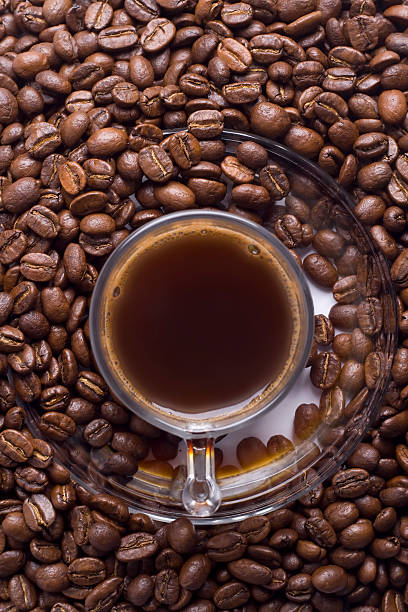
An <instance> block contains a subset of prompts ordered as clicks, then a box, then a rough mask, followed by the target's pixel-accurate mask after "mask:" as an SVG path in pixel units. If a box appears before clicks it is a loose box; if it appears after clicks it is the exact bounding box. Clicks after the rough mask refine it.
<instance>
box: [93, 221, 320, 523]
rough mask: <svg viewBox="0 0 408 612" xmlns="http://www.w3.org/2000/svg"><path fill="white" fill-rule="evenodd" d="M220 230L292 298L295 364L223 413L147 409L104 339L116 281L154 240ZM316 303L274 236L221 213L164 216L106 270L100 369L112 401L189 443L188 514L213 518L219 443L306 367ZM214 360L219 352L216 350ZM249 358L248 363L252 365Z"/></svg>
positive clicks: (98, 293)
mask: <svg viewBox="0 0 408 612" xmlns="http://www.w3.org/2000/svg"><path fill="white" fill-rule="evenodd" d="M210 228H212V229H221V230H222V231H232V232H234V233H238V234H240V235H242V236H243V237H245V239H246V240H248V239H249V240H250V243H251V244H250V247H251V248H253V249H254V250H255V252H258V253H261V252H266V253H267V254H268V257H269V260H270V261H271V263H272V265H274V266H275V267H276V269H277V270H278V271H279V275H280V277H281V280H282V282H284V284H285V288H286V290H287V292H288V297H289V303H290V305H291V311H292V321H293V332H292V336H291V346H290V351H289V356H290V358H289V359H288V360H287V361H286V363H285V365H284V366H283V368H282V370H281V372H280V374H279V375H278V376H277V377H276V379H275V380H274V381H273V382H271V383H270V384H269V385H268V386H267V387H266V388H265V389H264V390H263V391H262V392H260V393H259V394H258V395H256V396H255V397H253V398H251V399H250V400H248V401H247V402H243V403H242V404H239V405H236V406H234V407H233V408H232V409H228V410H226V409H225V408H220V409H216V410H211V411H209V412H201V413H186V412H181V411H180V412H178V411H177V410H173V409H172V410H170V409H165V408H163V407H162V406H158V405H157V404H154V403H153V402H150V401H149V399H148V398H147V397H144V396H143V395H142V394H141V392H139V391H138V389H136V388H135V387H134V386H133V385H132V384H131V383H130V381H129V380H127V378H126V376H125V375H124V373H123V372H121V371H120V368H118V367H117V365H116V363H115V360H116V361H117V357H116V356H115V355H114V354H113V351H112V349H111V346H110V345H111V343H110V342H109V337H108V333H107V323H106V322H107V315H108V312H109V304H110V300H111V297H112V295H113V293H114V290H115V287H116V286H117V281H118V278H119V277H120V274H121V271H122V270H123V268H124V266H125V265H126V264H127V263H128V261H129V258H130V257H131V258H132V259H133V258H135V257H137V254H138V252H142V251H143V250H144V249H145V248H147V247H148V245H149V244H152V242H153V241H158V240H160V239H161V238H163V237H164V236H169V234H173V233H174V234H175V235H177V233H179V232H180V230H181V229H183V232H184V231H185V230H186V229H194V230H197V229H200V231H206V230H208V229H210ZM313 314H314V313H313V301H312V297H311V294H310V290H309V287H308V285H307V282H306V280H305V278H304V275H303V272H302V269H301V268H300V266H299V265H298V263H297V261H296V260H295V258H294V257H293V255H292V254H291V253H290V251H289V249H287V248H286V247H285V246H284V245H283V244H282V243H281V242H280V241H279V240H278V239H277V238H276V237H275V236H274V235H273V234H271V233H270V232H269V231H268V230H266V229H265V228H263V227H261V226H259V225H257V224H255V223H253V222H251V221H249V220H247V219H244V218H242V217H238V216H235V215H231V214H230V213H225V212H221V211H212V210H211V211H210V210H188V211H182V212H176V213H172V214H168V215H165V216H163V217H161V218H159V219H157V220H155V221H153V222H151V223H148V224H146V225H144V226H143V227H141V228H140V229H139V230H137V231H135V232H133V233H132V234H131V235H130V236H129V237H128V238H127V239H126V240H124V241H123V242H122V243H121V244H120V246H119V247H118V248H117V249H115V251H114V252H113V254H112V255H111V256H110V257H109V259H108V260H107V262H106V264H105V265H104V267H103V268H102V271H101V273H100V275H99V278H98V281H97V283H96V286H95V289H94V292H93V296H92V301H91V308H90V318H89V321H90V340H91V345H92V350H93V353H94V356H95V360H96V363H97V365H98V368H99V370H100V372H101V374H102V376H103V377H104V379H105V381H106V383H107V384H108V386H109V388H110V390H111V393H112V395H113V396H114V397H115V398H116V399H117V400H118V401H119V402H121V403H122V404H123V405H125V406H126V407H127V408H128V409H129V410H131V411H132V412H134V413H135V414H136V415H138V416H139V417H141V418H142V419H144V420H145V421H148V422H149V423H151V424H152V425H155V426H156V427H159V428H160V429H163V430H165V431H168V432H170V433H172V434H175V435H177V436H179V437H181V438H183V439H184V440H185V441H186V447H187V479H186V483H185V486H184V490H183V493H182V502H183V505H184V507H185V508H186V510H187V511H188V512H189V513H190V514H192V515H194V516H202V517H203V516H209V515H211V514H213V513H214V512H215V511H216V510H217V509H218V507H219V505H220V503H221V493H220V489H219V487H218V485H217V482H216V480H215V469H214V439H215V438H216V437H218V436H222V435H224V434H226V433H229V432H231V431H233V430H235V429H238V428H242V427H245V425H247V424H248V423H249V422H250V421H252V420H253V419H255V418H256V417H258V416H260V415H261V414H265V413H266V412H267V411H269V410H271V409H272V408H273V407H274V406H275V405H276V404H277V403H278V402H280V401H281V400H282V398H283V397H284V395H285V394H286V393H287V392H288V391H289V389H290V388H291V387H292V385H293V384H294V383H295V381H296V379H297V377H298V376H299V374H300V372H301V370H302V369H303V368H304V366H305V363H306V360H307V358H308V355H309V351H310V348H311V342H312V338H313V330H314V318H313ZM215 354H216V351H215ZM250 358H251V357H250V355H249V356H248V359H250Z"/></svg>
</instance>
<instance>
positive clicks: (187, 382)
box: [104, 221, 301, 414]
mask: <svg viewBox="0 0 408 612" xmlns="http://www.w3.org/2000/svg"><path fill="white" fill-rule="evenodd" d="M107 291H108V294H107V299H106V312H105V322H104V325H105V330H104V335H105V341H106V350H107V352H108V355H109V360H110V362H111V365H112V367H113V368H114V371H115V376H116V377H117V378H119V379H120V381H121V384H122V385H123V386H124V387H125V388H126V389H127V391H128V392H129V393H130V394H131V395H132V396H133V397H134V398H135V400H136V401H138V400H139V401H140V400H141V401H142V403H143V404H146V402H147V403H148V404H151V405H154V406H155V407H158V408H159V409H163V410H172V411H173V410H174V411H177V412H179V413H180V412H181V413H190V414H197V413H202V412H213V411H216V410H223V411H224V412H225V411H232V412H234V411H237V410H239V409H241V407H242V406H245V405H247V404H249V403H251V402H253V401H256V399H257V398H258V397H263V396H264V395H265V393H267V394H271V393H273V391H274V389H278V388H279V386H280V385H281V381H282V379H283V378H284V377H285V374H286V372H287V370H288V368H289V366H290V364H291V361H292V360H293V357H294V354H295V352H296V347H297V344H298V336H299V330H300V325H301V317H300V314H299V304H298V300H297V297H296V291H295V290H294V287H293V280H292V279H291V278H289V276H288V274H287V272H286V271H285V269H284V268H283V267H282V265H281V263H280V261H279V258H278V256H277V255H276V253H274V252H273V251H272V250H269V249H268V248H267V246H266V245H265V244H263V243H262V242H261V241H260V242H257V241H254V240H253V238H251V237H250V236H246V235H245V234H243V233H240V232H238V231H235V230H232V229H228V228H223V227H216V226H214V225H209V224H206V223H205V222H204V221H202V222H197V223H195V224H193V225H192V226H191V225H189V226H188V227H186V228H183V227H182V226H180V227H178V228H176V229H175V228H171V229H169V230H168V231H167V232H166V231H164V232H162V233H161V234H160V235H159V236H149V235H147V236H146V237H145V238H144V239H142V240H141V241H139V242H138V243H136V244H135V245H134V249H133V250H132V251H131V252H130V254H128V256H127V257H126V259H125V261H122V262H121V265H120V266H119V267H118V268H117V269H116V271H115V273H114V275H113V278H112V279H111V280H110V282H109V283H108V286H107Z"/></svg>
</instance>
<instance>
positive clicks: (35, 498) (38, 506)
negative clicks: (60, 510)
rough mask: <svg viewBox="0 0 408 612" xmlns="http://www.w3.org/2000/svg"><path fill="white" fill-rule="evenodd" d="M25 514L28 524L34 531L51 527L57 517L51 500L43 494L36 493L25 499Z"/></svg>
mask: <svg viewBox="0 0 408 612" xmlns="http://www.w3.org/2000/svg"><path fill="white" fill-rule="evenodd" d="M23 514H24V519H25V521H26V523H27V525H28V526H29V527H30V529H32V530H33V531H41V530H42V529H43V528H48V527H50V526H51V525H52V523H53V522H54V521H55V519H56V515H55V510H54V508H53V506H52V504H51V502H50V501H49V499H48V498H47V497H45V495H42V494H34V495H32V496H31V497H29V498H27V499H26V500H25V501H24V504H23Z"/></svg>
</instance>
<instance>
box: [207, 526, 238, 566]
mask: <svg viewBox="0 0 408 612" xmlns="http://www.w3.org/2000/svg"><path fill="white" fill-rule="evenodd" d="M245 549H246V539H245V537H244V536H243V535H242V534H240V533H237V532H234V531H230V532H226V533H221V534H219V535H215V536H213V537H212V538H210V539H209V540H208V542H207V552H208V556H209V558H210V559H211V560H212V561H218V562H229V561H234V560H235V559H239V558H240V557H242V555H243V553H244V552H245Z"/></svg>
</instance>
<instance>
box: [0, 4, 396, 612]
mask: <svg viewBox="0 0 408 612" xmlns="http://www.w3.org/2000/svg"><path fill="white" fill-rule="evenodd" d="M407 27H408V11H407V8H406V6H405V5H404V4H397V3H395V2H393V1H392V0H391V1H390V0H384V2H381V3H380V2H378V3H377V4H376V3H375V2H373V0H364V1H363V0H353V2H348V0H344V1H343V2H341V1H340V0H330V2H329V1H327V0H307V1H300V0H250V1H248V2H236V3H230V4H228V3H226V2H222V1H213V0H198V2H196V1H195V0H159V1H158V2H156V0H124V2H122V0H111V1H110V2H103V1H101V2H89V1H88V0H80V1H76V2H71V0H45V1H44V2H41V0H39V1H37V0H35V1H34V2H32V3H31V2H28V1H27V2H19V1H17V0H11V1H9V0H4V1H3V2H2V3H1V6H0V126H1V133H0V172H1V175H2V176H1V178H0V228H1V234H0V281H1V292H0V374H1V379H0V410H1V414H0V421H1V422H0V425H1V431H0V491H1V494H0V521H1V528H0V612H2V611H4V612H7V611H10V612H11V611H14V610H16V611H22V612H25V611H30V610H36V612H43V611H45V612H48V611H49V610H52V612H75V611H76V610H77V611H78V612H85V611H87V612H91V611H95V612H108V610H112V609H113V610H115V612H136V611H137V610H139V609H143V610H144V611H145V612H155V611H156V610H158V611H159V610H174V611H176V610H187V611H188V612H213V611H214V610H215V609H216V608H219V609H223V610H230V609H231V610H242V611H245V612H252V611H256V610H260V611H261V612H273V611H275V610H276V611H278V610H281V611H282V612H290V611H295V610H297V611H302V612H309V611H312V610H333V611H335V612H336V611H341V610H347V609H351V610H357V611H359V612H376V611H377V610H381V611H384V612H388V611H394V610H395V611H398V612H401V611H403V610H406V607H407V605H408V591H407V587H406V584H407V581H408V518H407V508H408V479H407V474H408V450H407V449H408V439H407V432H408V410H407V406H406V405H407V399H408V391H407V389H408V387H407V385H408V325H407V319H408V315H407V312H408V310H407V306H408V292H407V288H408V271H407V270H408V231H407V217H406V209H407V206H408V164H407V155H406V154H407V152H408V138H407V133H406V132H407V127H408V118H407V100H406V92H407V90H408V64H407V59H406V58H407V55H408V51H407V49H408V45H407V40H408V34H407V33H406V32H405V30H406V28H407ZM185 126H187V127H188V130H189V131H188V132H186V131H184V132H183V134H182V135H179V136H176V137H174V138H173V137H172V138H171V139H167V140H165V141H164V142H163V133H162V130H163V129H166V128H184V127H185ZM223 128H232V129H240V130H248V131H252V132H254V133H257V134H262V135H263V136H267V137H269V138H272V139H277V140H280V141H281V142H283V143H285V144H286V145H288V146H289V147H291V148H293V149H294V150H295V151H296V152H298V153H300V154H301V155H303V156H305V157H307V158H309V159H313V160H315V161H316V162H317V163H318V164H319V165H320V166H321V168H323V169H324V170H325V171H326V172H328V173H329V174H330V175H331V176H333V177H334V178H335V179H336V180H338V181H339V183H340V184H341V185H342V186H343V187H345V188H347V189H348V190H349V191H350V193H351V194H352V195H353V196H354V198H355V200H356V203H357V206H356V211H355V212H356V215H357V217H358V218H359V219H360V221H361V222H362V223H363V224H364V225H365V226H366V227H367V229H368V231H369V232H370V234H371V236H372V238H373V240H374V241H375V242H376V243H377V245H378V248H379V249H380V250H381V251H382V252H383V254H384V255H385V257H386V258H387V260H388V262H389V265H390V268H391V277H392V280H393V283H394V286H395V288H396V290H397V291H398V311H399V312H398V315H399V332H400V344H399V349H398V352H397V355H396V359H395V361H394V365H393V368H392V380H391V382H390V384H389V388H388V391H387V393H386V395H385V400H384V404H383V406H382V407H381V408H380V410H379V415H378V418H377V421H376V422H375V423H374V425H373V427H372V428H371V430H370V431H369V432H368V434H367V436H366V437H365V439H364V441H363V442H362V443H361V444H360V445H359V446H358V448H357V449H356V450H355V452H354V453H353V454H352V455H351V457H350V458H349V459H348V461H347V464H346V465H345V466H344V469H341V470H340V471H339V472H338V473H337V474H336V475H335V476H334V477H333V478H332V479H331V480H330V481H328V482H325V483H324V484H323V485H321V486H319V487H318V488H317V489H316V490H314V491H312V492H311V493H308V494H307V495H305V496H304V497H302V498H300V500H299V501H298V502H296V503H295V504H291V506H290V507H288V508H283V509H279V510H276V511H274V512H272V513H270V514H269V515H268V516H265V517H253V518H249V519H247V520H245V521H243V522H241V523H238V524H230V525H224V526H220V527H213V528H209V529H206V530H204V529H195V528H194V527H193V526H192V525H191V523H190V522H189V521H188V520H186V519H177V520H176V521H175V522H173V523H171V524H169V525H167V526H163V525H159V524H155V523H153V522H152V521H151V519H149V517H147V516H145V515H141V514H132V515H129V511H128V508H127V507H126V505H125V504H124V503H123V502H121V501H120V500H117V499H115V498H113V497H112V496H110V495H107V494H99V495H97V496H94V495H91V494H90V493H88V492H87V491H86V490H84V489H82V488H81V487H80V486H78V485H77V484H75V483H73V482H71V481H70V477H69V474H68V472H67V471H66V469H65V468H63V467H62V466H61V465H60V464H59V463H58V462H56V461H54V458H53V450H52V447H51V446H50V445H49V444H48V442H47V441H46V439H49V440H50V441H53V442H56V443H61V442H64V441H66V440H69V439H70V438H72V436H75V435H76V433H77V430H78V428H80V429H81V432H83V433H81V435H83V437H84V439H85V440H86V442H87V444H89V445H90V447H93V448H102V447H104V446H106V444H109V448H110V449H111V451H112V452H111V454H110V458H109V463H108V466H107V467H108V469H109V470H110V472H111V473H113V474H116V475H121V476H123V477H126V476H127V475H129V474H131V473H133V472H134V471H135V470H136V469H137V464H138V461H140V460H143V458H145V457H147V453H148V451H149V452H152V453H153V456H154V457H155V461H157V462H164V464H165V462H167V461H169V460H171V459H172V458H174V456H175V454H176V453H177V440H175V439H174V438H172V437H171V436H167V435H163V434H161V433H160V432H159V431H158V430H156V429H155V428H153V427H152V426H150V425H148V424H146V423H144V422H142V421H141V420H140V419H138V418H137V417H135V416H130V415H129V413H128V412H127V411H126V410H125V409H124V408H123V407H121V406H119V405H118V404H116V403H114V402H113V401H112V400H111V398H110V397H109V394H108V389H107V387H106V385H105V382H104V381H103V379H102V378H101V377H100V376H99V374H98V373H97V372H96V371H95V368H94V366H93V359H92V355H91V352H90V347H89V338H88V324H87V314H88V308H89V300H90V296H91V293H92V289H93V286H94V284H95V282H96V279H97V275H98V271H99V269H100V267H101V266H102V265H103V262H104V260H105V259H106V257H107V256H108V255H109V254H110V253H111V252H112V251H113V249H114V248H115V247H116V246H117V245H118V244H119V243H120V242H121V241H122V240H123V239H124V238H125V237H126V236H127V235H128V233H129V232H130V231H132V228H137V227H140V226H141V225H143V224H144V223H146V222H148V221H149V220H152V219H154V218H157V217H158V216H160V215H162V214H165V213H166V212H170V211H172V210H179V209H181V208H191V207H194V206H215V207H217V206H220V205H221V204H222V202H223V199H224V196H225V193H226V179H228V180H232V181H233V182H234V187H233V195H232V197H231V199H230V201H229V210H230V211H231V212H234V213H235V214H242V215H245V216H248V217H249V218H251V219H252V220H254V221H256V222H258V223H264V224H267V225H268V226H269V227H272V228H273V229H274V231H275V232H276V234H277V235H278V236H279V237H280V238H281V240H282V241H283V242H284V243H286V244H287V246H289V247H290V248H295V247H297V246H299V245H301V244H304V243H307V244H312V247H313V249H314V254H310V255H308V257H307V261H305V262H304V268H305V271H306V273H308V274H309V275H310V277H311V278H312V279H313V280H314V281H317V282H319V283H320V284H321V285H322V286H324V287H327V288H328V289H329V290H332V291H333V294H334V296H335V299H336V301H337V302H338V304H337V305H336V306H335V307H334V309H333V310H332V311H331V313H330V316H329V317H328V318H327V317H326V319H327V320H326V319H324V318H322V317H320V318H318V320H317V321H316V338H315V339H316V347H315V349H316V350H315V353H314V354H313V353H312V355H311V359H310V367H311V376H312V382H313V383H314V384H316V385H317V386H318V387H319V388H321V389H322V391H323V392H322V400H321V405H320V406H319V407H317V406H313V405H311V404H301V405H300V406H299V407H298V409H297V411H296V418H295V423H294V427H295V430H296V429H298V430H299V432H300V433H302V432H304V431H305V428H309V429H310V431H313V429H314V427H316V425H317V423H318V422H319V420H320V419H321V418H322V415H327V414H336V411H337V412H340V413H341V412H342V410H343V399H342V394H344V393H345V392H346V393H349V394H351V395H353V396H354V400H353V401H354V404H353V405H352V408H354V407H355V406H356V405H358V402H359V401H362V402H364V394H365V393H367V390H366V388H368V389H370V388H372V387H373V386H374V385H375V381H376V377H377V376H378V372H379V370H380V369H381V360H380V359H379V356H378V353H377V351H375V350H373V349H374V345H373V342H374V341H375V337H376V334H378V333H380V332H379V330H380V329H381V328H382V326H383V325H384V313H383V312H381V308H380V307H379V304H378V302H376V299H377V298H376V294H375V291H372V290H370V292H369V293H368V294H367V299H366V300H365V301H361V302H360V303H358V302H356V298H357V294H356V291H359V289H356V287H358V284H359V282H360V283H361V279H360V281H359V279H358V275H357V274H356V269H355V263H356V262H355V260H356V252H355V251H354V252H353V248H352V247H347V244H346V245H344V244H342V242H341V240H344V236H343V237H342V236H341V234H340V236H339V232H335V235H332V234H330V231H332V229H331V228H329V227H325V225H324V218H325V215H327V214H328V208H329V204H328V203H327V202H326V203H325V202H321V203H320V204H319V206H318V207H317V208H315V207H313V208H310V207H309V206H308V204H307V202H305V201H303V200H302V198H298V199H293V198H292V199H290V198H287V199H286V200H285V205H286V206H285V209H284V210H281V211H278V214H276V209H275V208H274V202H275V201H277V200H278V199H281V198H282V197H283V198H285V197H286V196H287V190H288V182H287V181H288V177H287V176H286V175H285V172H282V168H279V167H276V165H273V164H272V163H269V162H268V158H267V156H266V155H265V151H264V150H263V149H262V147H256V146H253V144H248V143H243V144H242V145H240V149H239V151H237V153H236V155H232V156H231V155H226V152H225V150H224V147H223V144H222V141H221V140H220V139H219V136H220V134H221V132H222V129H223ZM231 157H232V159H231ZM255 175H257V178H256V180H255V179H254V177H255ZM146 177H147V180H145V179H146ZM180 177H181V180H180ZM258 177H259V178H258ZM134 193H135V194H136V198H137V201H138V203H139V204H138V205H136V204H135V202H134V200H132V199H131V198H130V196H132V194H134ZM319 219H320V220H321V219H323V221H319ZM271 221H272V222H271ZM319 223H321V225H320V226H319ZM346 243H347V237H346ZM343 249H345V250H343ZM340 253H341V255H340ZM339 255H340V257H339ZM353 276H357V278H356V279H354V278H352V277H353ZM369 283H371V289H372V285H373V283H374V284H375V279H371V280H370V279H369ZM336 296H337V297H336ZM318 314H319V313H318ZM385 320H386V319H385ZM332 326H334V327H335V328H337V329H338V328H339V326H341V333H336V335H335V337H334V338H333V337H332V336H333V334H334V331H333V329H332ZM317 347H319V350H320V352H319V353H318V354H317ZM322 348H323V350H321V349H322ZM8 370H11V371H12V375H13V376H12V380H11V379H9V378H8V377H7V372H8ZM17 395H18V396H19V397H20V398H21V399H23V400H24V401H25V402H29V403H31V404H33V405H34V404H35V405H38V406H39V407H40V409H41V414H42V416H41V433H42V435H43V436H44V439H43V440H41V439H39V438H35V437H33V435H32V434H30V432H29V430H28V429H27V427H26V414H25V410H24V408H22V407H20V406H18V405H17V397H16V396H17ZM350 410H351V408H350ZM259 442H261V441H254V440H253V439H252V440H250V441H249V442H248V441H247V442H245V443H244V444H243V445H242V446H241V448H240V449H237V455H238V458H239V457H241V459H240V461H241V463H242V464H245V462H248V461H249V459H248V457H251V453H253V454H254V455H255V456H256V457H262V455H263V454H264V453H265V452H267V453H272V454H274V453H284V452H287V450H291V444H292V442H291V441H290V440H288V439H286V438H283V436H279V434H276V435H274V436H272V437H271V438H270V439H269V441H268V444H267V447H266V451H265V449H264V448H263V446H262V444H263V443H262V442H261V445H260V444H259ZM264 446H265V445H264ZM219 459H220V460H222V458H219Z"/></svg>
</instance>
